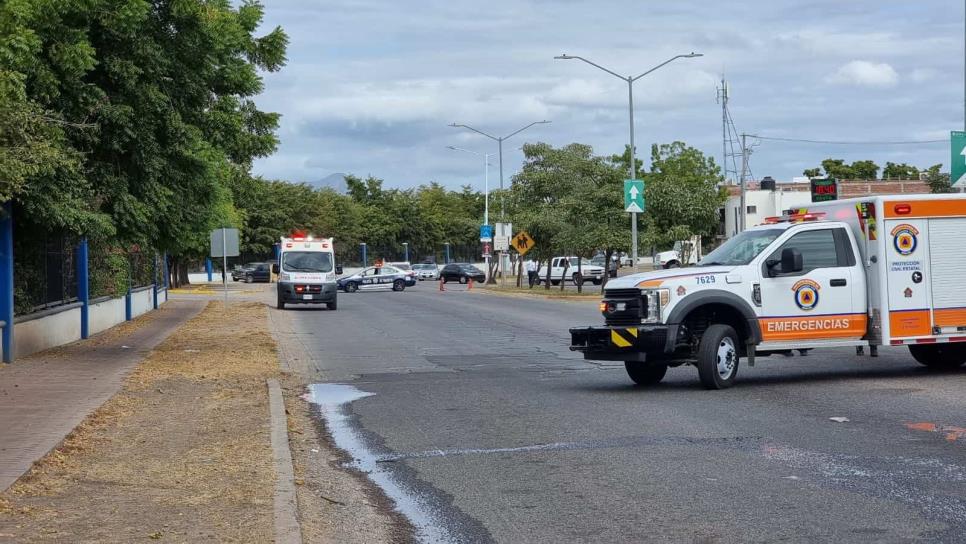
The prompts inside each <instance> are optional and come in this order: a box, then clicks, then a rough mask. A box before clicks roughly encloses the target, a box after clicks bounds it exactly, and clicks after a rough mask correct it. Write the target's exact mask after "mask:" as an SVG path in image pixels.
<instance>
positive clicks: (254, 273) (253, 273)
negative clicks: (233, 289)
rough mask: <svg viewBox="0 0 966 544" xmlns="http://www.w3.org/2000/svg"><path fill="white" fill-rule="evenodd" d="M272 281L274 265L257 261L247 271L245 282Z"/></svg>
mask: <svg viewBox="0 0 966 544" xmlns="http://www.w3.org/2000/svg"><path fill="white" fill-rule="evenodd" d="M270 281H272V266H271V265H270V264H268V263H255V264H254V265H253V266H252V267H251V268H249V269H248V270H246V271H245V283H255V282H262V283H268V282H270Z"/></svg>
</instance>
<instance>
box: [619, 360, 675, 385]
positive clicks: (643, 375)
mask: <svg viewBox="0 0 966 544" xmlns="http://www.w3.org/2000/svg"><path fill="white" fill-rule="evenodd" d="M624 369H625V370H627V375H628V376H629V377H630V378H631V380H633V381H634V383H636V384H637V385H654V384H656V383H659V382H660V381H661V380H663V379H664V375H665V374H667V365H665V364H661V363H657V364H651V363H641V362H638V361H625V362H624Z"/></svg>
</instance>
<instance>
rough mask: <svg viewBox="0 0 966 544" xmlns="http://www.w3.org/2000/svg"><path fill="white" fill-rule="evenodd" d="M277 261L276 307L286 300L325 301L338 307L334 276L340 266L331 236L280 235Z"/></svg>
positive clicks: (312, 302)
mask: <svg viewBox="0 0 966 544" xmlns="http://www.w3.org/2000/svg"><path fill="white" fill-rule="evenodd" d="M279 250H280V251H279V257H278V262H277V263H275V264H273V265H272V271H273V272H274V273H276V274H278V283H277V289H278V303H277V306H278V308H279V309H280V310H281V309H284V308H285V305H286V304H325V305H326V306H327V307H328V309H330V310H335V309H337V308H338V300H337V297H338V288H337V286H336V276H337V275H339V274H341V273H342V267H341V266H336V264H335V250H334V248H333V244H332V238H313V237H312V236H306V235H301V234H296V235H293V236H292V237H291V238H282V240H281V243H280V246H279Z"/></svg>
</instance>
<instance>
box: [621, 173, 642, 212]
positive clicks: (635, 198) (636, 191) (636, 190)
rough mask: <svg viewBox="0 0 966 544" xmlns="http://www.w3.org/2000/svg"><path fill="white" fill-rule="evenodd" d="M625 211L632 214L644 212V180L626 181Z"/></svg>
mask: <svg viewBox="0 0 966 544" xmlns="http://www.w3.org/2000/svg"><path fill="white" fill-rule="evenodd" d="M624 211H625V212H631V213H643V212H644V180H642V179H625V180H624Z"/></svg>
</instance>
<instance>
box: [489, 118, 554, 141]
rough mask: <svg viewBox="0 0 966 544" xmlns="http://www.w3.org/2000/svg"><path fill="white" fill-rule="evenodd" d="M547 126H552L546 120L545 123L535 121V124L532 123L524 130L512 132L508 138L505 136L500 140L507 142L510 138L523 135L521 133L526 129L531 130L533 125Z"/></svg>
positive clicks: (524, 128)
mask: <svg viewBox="0 0 966 544" xmlns="http://www.w3.org/2000/svg"><path fill="white" fill-rule="evenodd" d="M547 124H550V121H547V120H544V121H534V122H532V123H530V124H529V125H527V126H525V127H523V128H521V129H520V130H517V131H515V132H511V133H510V134H507V135H506V136H504V137H502V138H500V139H501V140H506V139H508V138H510V137H512V136H516V135H517V134H520V133H521V132H523V131H524V130H526V129H528V128H530V127H532V126H533V125H547Z"/></svg>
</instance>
